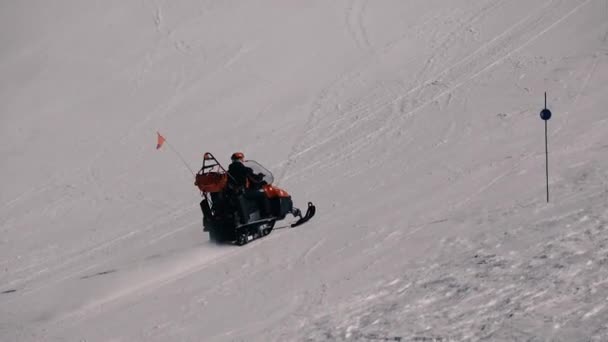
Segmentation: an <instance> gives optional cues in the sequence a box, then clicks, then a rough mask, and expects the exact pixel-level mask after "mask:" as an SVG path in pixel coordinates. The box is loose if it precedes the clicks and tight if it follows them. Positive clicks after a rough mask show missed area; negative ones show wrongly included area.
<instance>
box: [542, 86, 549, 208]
mask: <svg viewBox="0 0 608 342" xmlns="http://www.w3.org/2000/svg"><path fill="white" fill-rule="evenodd" d="M540 118H541V119H543V120H544V121H545V165H546V170H547V173H546V176H547V203H549V133H548V129H547V121H549V119H551V111H550V110H548V109H547V92H545V109H543V110H542V111H541V112H540Z"/></svg>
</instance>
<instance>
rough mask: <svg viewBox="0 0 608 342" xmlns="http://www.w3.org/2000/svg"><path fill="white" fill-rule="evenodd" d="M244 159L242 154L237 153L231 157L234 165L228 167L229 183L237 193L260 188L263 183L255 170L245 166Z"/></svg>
mask: <svg viewBox="0 0 608 342" xmlns="http://www.w3.org/2000/svg"><path fill="white" fill-rule="evenodd" d="M244 159H245V155H244V154H243V153H242V152H235V153H233V154H232V156H230V160H232V163H231V164H230V165H229V166H228V174H230V178H229V183H230V185H231V187H232V188H233V190H235V192H240V191H242V190H246V189H249V188H250V187H258V186H259V184H260V182H261V177H260V175H256V174H255V173H254V172H253V169H251V168H250V167H247V166H245V164H243V161H244Z"/></svg>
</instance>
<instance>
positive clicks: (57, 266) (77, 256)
mask: <svg viewBox="0 0 608 342" xmlns="http://www.w3.org/2000/svg"><path fill="white" fill-rule="evenodd" d="M194 210H195V209H194V208H187V209H182V210H181V211H178V212H172V213H170V214H165V215H162V216H160V217H156V218H154V219H152V220H150V222H148V223H145V224H143V225H144V226H146V225H147V227H146V228H137V229H135V230H131V231H129V232H127V233H124V234H122V235H119V236H117V237H115V238H113V239H110V240H107V241H104V242H102V243H99V244H95V245H93V246H90V247H87V248H84V249H82V250H80V251H78V252H74V253H72V254H70V255H64V256H61V257H60V258H59V260H63V261H59V262H58V261H57V259H53V260H45V261H43V262H41V263H38V264H36V265H35V266H32V265H28V266H26V267H24V268H22V269H19V270H17V271H15V273H22V272H24V271H26V270H28V269H30V268H33V267H40V266H42V267H43V268H40V269H38V270H36V271H31V272H28V275H27V276H26V277H22V278H17V279H14V280H12V281H10V282H8V283H7V284H6V285H5V286H12V287H19V286H23V284H26V283H28V282H32V281H34V280H35V279H36V278H38V277H40V276H44V275H46V274H54V273H56V272H57V271H59V270H61V269H63V268H66V267H68V266H70V265H72V264H74V263H75V262H77V261H79V260H81V259H83V258H85V257H90V256H91V255H94V254H95V253H97V252H98V251H101V250H104V249H108V248H110V247H112V246H114V245H117V244H118V243H121V242H123V241H126V240H128V239H131V238H134V237H136V236H138V235H140V234H143V233H146V232H148V231H151V230H153V229H155V228H157V227H158V226H159V225H161V224H160V223H157V224H155V222H158V221H159V220H162V219H164V218H170V219H171V220H172V221H174V220H175V219H178V218H180V217H184V216H185V215H187V214H188V213H190V212H191V211H194ZM163 235H166V236H170V235H171V234H168V235H167V232H164V231H161V232H159V234H158V236H157V237H152V239H151V240H149V241H153V242H157V241H159V240H160V238H159V236H163ZM51 263H52V264H53V265H51V266H46V267H45V266H44V265H48V264H51ZM90 267H91V266H90V265H85V266H84V267H81V268H77V269H76V270H70V271H69V273H68V274H65V275H63V276H62V277H60V278H55V279H51V280H47V281H45V282H44V283H43V284H42V285H39V286H35V287H32V288H30V289H26V290H25V291H21V293H20V294H21V297H23V296H26V295H30V294H33V293H36V292H39V291H40V290H43V289H45V288H48V287H49V286H51V285H53V284H56V283H59V282H61V281H64V280H67V279H70V278H73V277H75V276H76V275H78V274H80V273H82V272H84V271H85V270H87V269H89V268H90ZM17 299H19V297H14V298H12V299H11V300H10V301H9V302H12V301H15V300H17Z"/></svg>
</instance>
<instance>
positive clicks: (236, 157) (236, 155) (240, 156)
mask: <svg viewBox="0 0 608 342" xmlns="http://www.w3.org/2000/svg"><path fill="white" fill-rule="evenodd" d="M230 159H231V160H232V161H235V160H243V159H245V155H244V154H243V152H234V153H233V154H232V156H230Z"/></svg>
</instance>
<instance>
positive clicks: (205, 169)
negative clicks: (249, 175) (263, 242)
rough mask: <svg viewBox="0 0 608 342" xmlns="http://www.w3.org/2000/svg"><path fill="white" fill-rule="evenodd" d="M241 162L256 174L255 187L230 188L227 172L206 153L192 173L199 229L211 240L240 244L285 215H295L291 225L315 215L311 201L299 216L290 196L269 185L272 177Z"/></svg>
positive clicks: (249, 162)
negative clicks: (197, 196)
mask: <svg viewBox="0 0 608 342" xmlns="http://www.w3.org/2000/svg"><path fill="white" fill-rule="evenodd" d="M243 164H244V165H245V166H246V167H248V168H250V169H252V170H253V172H254V173H255V175H256V176H257V178H256V180H257V184H256V185H257V186H256V187H255V190H243V189H238V188H234V187H232V186H231V185H230V184H231V183H232V182H230V181H229V178H232V176H231V175H230V173H228V172H227V171H226V169H224V167H222V165H221V164H220V163H219V162H218V161H217V159H216V158H215V157H214V156H213V154H211V153H208V152H207V153H205V155H204V158H203V166H202V167H201V169H200V171H199V172H198V173H197V174H196V176H195V182H194V185H195V186H197V187H198V188H199V190H200V191H201V195H202V197H203V200H202V201H201V202H200V206H201V211H202V213H203V231H206V232H208V233H209V239H210V240H211V241H213V242H218V243H221V242H234V243H236V244H237V245H239V246H242V245H245V244H247V243H248V242H250V241H252V240H254V239H257V238H261V237H264V236H266V235H268V234H270V232H271V231H272V230H273V228H274V226H275V223H276V222H277V221H280V220H283V219H285V218H286V216H287V215H288V214H291V215H292V216H293V217H294V218H296V217H297V218H298V220H297V221H296V222H295V223H293V224H291V225H290V226H291V227H297V226H299V225H301V224H304V223H306V222H307V221H308V220H310V219H311V218H312V217H313V216H314V215H315V212H316V208H315V206H314V205H313V204H312V203H311V202H308V208H307V210H306V213H305V214H304V215H302V211H301V210H300V209H298V208H296V207H294V206H293V201H292V199H291V196H290V195H289V194H288V193H287V192H286V191H285V190H283V189H280V188H278V187H276V186H274V185H272V183H273V181H274V177H273V175H272V173H271V172H270V171H268V170H267V169H266V168H264V167H263V166H262V165H260V164H259V163H257V162H255V161H253V160H245V161H243Z"/></svg>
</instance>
